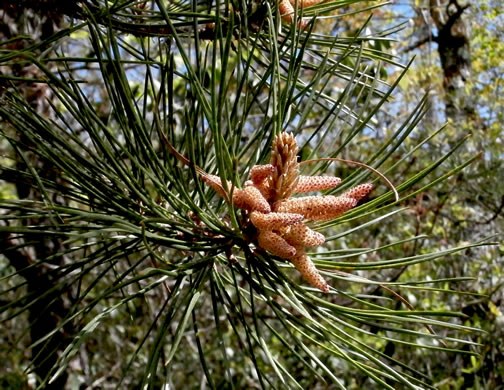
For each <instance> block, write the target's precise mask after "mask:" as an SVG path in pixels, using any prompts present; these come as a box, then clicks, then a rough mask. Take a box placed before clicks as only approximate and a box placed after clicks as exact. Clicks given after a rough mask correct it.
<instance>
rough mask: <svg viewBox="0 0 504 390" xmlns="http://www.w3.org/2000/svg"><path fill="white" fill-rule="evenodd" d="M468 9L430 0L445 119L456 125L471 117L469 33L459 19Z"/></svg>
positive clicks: (449, 2) (466, 26)
mask: <svg viewBox="0 0 504 390" xmlns="http://www.w3.org/2000/svg"><path fill="white" fill-rule="evenodd" d="M467 8H468V6H461V5H460V4H459V2H458V1H457V0H449V1H443V0H430V10H431V12H430V13H431V17H432V19H433V21H434V23H435V25H436V27H437V29H438V33H437V36H436V37H435V39H434V40H435V41H436V42H437V44H438V52H439V57H440V59H441V67H442V68H443V73H444V78H443V87H444V90H445V104H446V110H445V112H446V117H447V118H449V119H452V120H453V121H454V122H456V123H460V122H461V121H463V120H464V119H466V118H467V117H468V116H469V117H471V116H473V115H474V113H475V109H474V101H473V99H472V98H471V96H470V95H468V94H467V92H466V82H467V81H468V80H469V78H470V77H471V45H470V31H469V27H468V25H467V23H466V22H465V21H464V19H463V13H464V11H465V10H466V9H467Z"/></svg>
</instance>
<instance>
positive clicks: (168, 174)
mask: <svg viewBox="0 0 504 390" xmlns="http://www.w3.org/2000/svg"><path fill="white" fill-rule="evenodd" d="M358 3H360V2H359V1H356V0H341V1H328V2H325V3H321V4H318V5H316V6H314V7H307V8H304V9H303V12H302V14H303V15H302V16H303V18H309V20H310V22H309V23H308V24H306V26H304V25H303V26H302V27H306V28H304V29H300V28H299V26H298V23H297V21H296V20H300V19H299V16H298V15H297V12H296V13H295V15H296V16H295V17H293V18H289V19H285V17H284V21H287V22H284V23H282V12H280V11H279V9H278V6H279V5H278V4H277V3H276V2H274V1H262V2H259V3H257V2H254V1H241V2H238V1H231V0H222V1H216V2H206V1H205V2H198V1H191V2H189V1H165V0H153V1H131V0H116V1H107V0H93V1H83V2H80V3H78V4H77V5H76V6H75V7H72V15H71V16H72V18H71V19H70V18H69V19H68V25H67V27H66V28H64V29H62V30H61V31H59V32H56V33H55V34H53V35H51V36H50V37H49V38H47V39H44V40H43V41H42V42H32V41H30V40H29V39H28V38H27V37H26V36H20V37H16V38H13V39H12V40H11V41H9V42H4V43H2V44H1V46H0V68H1V69H15V68H16V67H18V68H19V67H26V66H30V67H31V68H32V69H36V71H34V72H32V73H30V74H31V75H35V77H18V76H13V75H6V76H5V77H4V76H2V77H3V78H2V80H6V81H5V83H4V85H3V89H2V92H1V93H2V95H1V97H0V118H1V120H2V122H1V124H0V131H1V136H2V147H3V148H4V151H5V153H4V155H5V156H6V157H5V158H3V159H2V161H1V163H2V168H1V169H2V170H1V176H0V179H2V180H4V183H7V184H6V185H7V187H6V188H7V190H5V191H7V192H8V196H3V197H2V198H1V199H0V209H1V214H0V217H1V221H0V238H1V240H2V241H1V243H2V244H1V245H2V248H3V249H2V257H1V258H0V261H1V262H2V263H1V264H2V266H3V268H2V271H1V272H2V274H1V275H0V276H1V278H2V280H3V281H4V283H5V286H6V287H3V288H2V292H1V296H2V299H1V303H0V305H1V306H0V313H1V315H2V318H1V320H2V321H3V324H2V327H3V328H6V329H11V330H12V334H13V335H15V337H11V339H14V338H15V341H13V342H12V346H11V348H12V350H14V351H17V352H19V351H21V352H22V353H19V354H17V355H16V356H18V357H17V358H18V359H20V361H19V366H20V367H23V368H26V370H25V374H28V373H30V375H33V376H34V377H35V379H36V382H37V386H38V387H39V388H50V386H52V385H54V384H55V383H57V381H58V378H65V380H66V378H67V377H68V378H69V379H68V380H69V381H70V379H71V380H73V381H74V383H75V381H76V382H77V383H79V382H80V383H81V384H82V385H84V386H92V384H93V383H102V382H107V384H110V385H111V387H114V386H115V387H116V388H142V389H146V388H153V389H154V388H168V387H170V386H174V388H187V389H199V388H215V389H217V388H233V386H236V388H264V389H273V388H288V389H295V388H298V389H303V388H305V389H308V388H320V386H323V387H325V386H335V388H340V389H350V388H355V386H357V385H356V383H354V381H355V380H357V379H356V378H360V379H358V380H360V381H361V383H363V382H362V381H365V382H366V384H365V385H364V387H366V388H372V387H381V388H386V389H394V388H403V389H419V388H426V389H428V388H432V384H431V383H430V381H429V378H428V376H427V374H426V373H422V372H419V371H417V370H416V369H415V367H409V366H408V362H401V361H398V360H396V359H395V358H394V357H393V356H391V355H390V354H388V353H387V352H386V351H384V347H383V346H384V344H386V343H392V344H394V345H395V346H397V348H409V349H411V350H413V349H417V350H422V351H427V352H429V351H435V352H439V351H444V352H447V353H450V354H457V353H462V354H469V355H476V354H477V352H478V346H477V345H476V344H475V343H473V342H472V341H471V340H470V338H468V337H467V336H466V335H467V333H468V332H472V331H477V330H476V329H472V328H469V327H467V326H464V324H463V323H462V321H461V320H460V317H461V314H460V313H457V312H453V311H450V310H431V309H430V308H428V307H422V306H421V305H419V307H414V306H413V305H412V304H411V303H410V302H408V301H407V300H406V299H405V298H404V297H403V295H404V292H407V291H409V290H410V289H415V291H426V292H428V291H429V289H432V285H434V287H436V288H438V287H439V289H441V290H443V291H444V292H446V293H456V291H452V290H449V289H447V288H444V287H443V286H444V285H441V286H438V285H437V284H438V283H446V282H450V281H457V280H459V279H458V278H457V277H454V278H452V279H450V280H443V281H436V280H431V281H428V282H425V281H422V280H402V279H401V280H399V281H397V282H396V281H394V282H388V281H387V279H386V275H385V274H383V271H384V270H388V269H394V268H397V269H402V268H407V267H409V266H412V265H415V264H421V263H423V262H429V261H435V260H436V259H439V258H448V257H450V256H452V257H454V256H456V254H457V253H458V252H460V251H462V250H465V249H467V248H472V247H475V246H478V245H484V243H477V244H467V245H465V246H463V247H458V248H446V249H444V250H443V251H440V252H428V251H426V252H423V253H420V254H414V255H404V256H399V257H398V256H395V257H394V256H389V252H388V248H390V247H396V246H401V245H405V244H407V243H411V242H414V241H415V240H418V239H420V238H421V237H417V236H414V235H411V236H407V237H401V236H395V235H384V238H383V240H384V242H385V243H384V244H383V245H378V246H376V247H368V246H365V245H362V246H360V245H353V246H352V247H349V246H348V244H349V243H355V242H356V241H358V240H354V241H352V240H351V238H352V237H355V236H356V235H357V236H358V235H359V234H360V232H362V231H363V230H365V229H368V228H369V227H371V226H374V227H375V228H376V227H377V226H379V224H380V221H382V220H384V219H386V218H398V216H399V215H400V214H401V213H403V212H404V208H403V207H402V206H401V205H402V204H403V202H405V201H406V200H407V199H408V198H410V197H413V196H416V194H417V193H420V192H424V191H428V190H429V188H431V187H432V186H433V185H435V184H436V183H438V182H439V181H442V180H443V179H445V178H447V177H449V176H451V175H453V174H456V173H457V172H459V171H460V170H461V169H463V168H464V167H465V166H466V165H467V164H469V163H470V162H471V160H469V161H466V162H465V163H463V164H461V165H460V166H457V167H456V168H454V169H451V170H450V171H445V170H444V169H443V162H444V161H445V160H446V159H448V158H450V156H451V155H452V154H453V153H454V152H455V151H456V149H457V147H458V146H459V145H460V143H461V142H463V141H460V142H459V143H456V144H454V145H453V147H452V148H451V149H450V150H448V151H447V153H446V154H445V155H443V156H442V158H440V159H439V160H437V161H435V162H433V163H432V164H430V165H428V166H425V167H424V168H423V169H422V170H421V171H419V172H417V173H416V174H414V175H412V176H411V177H401V176H400V172H401V166H402V164H407V163H408V161H410V159H412V158H414V156H415V154H416V153H422V148H421V146H422V144H423V143H424V142H428V140H427V139H426V140H418V144H417V145H415V147H414V148H413V149H411V150H409V151H408V152H407V153H405V152H404V150H401V148H400V146H401V145H402V143H403V141H404V139H406V138H407V137H408V135H409V134H410V133H411V132H413V131H414V129H415V126H416V124H417V123H418V121H419V120H421V117H422V115H423V114H424V113H425V104H426V99H423V100H422V101H420V102H419V103H418V106H417V107H416V108H415V109H414V111H413V112H412V114H411V116H410V117H408V118H405V122H404V124H403V126H401V127H400V128H398V129H397V130H395V131H394V132H393V133H392V135H391V136H390V137H389V138H388V139H387V140H386V141H385V142H384V144H383V145H382V147H381V148H379V149H378V150H377V151H376V153H375V154H374V155H373V156H372V157H371V158H370V159H368V160H367V161H364V162H365V163H366V164H367V165H368V166H371V167H372V168H373V169H375V170H376V169H380V171H381V172H383V173H384V174H386V175H387V177H391V178H393V179H394V181H395V183H394V184H395V185H396V188H397V192H398V193H399V195H400V197H401V198H400V199H399V200H395V199H394V198H395V196H394V192H393V191H392V190H387V188H386V187H385V186H383V185H381V182H380V179H374V180H371V177H370V175H371V172H370V171H368V170H365V169H363V168H362V167H361V166H359V165H355V166H352V167H351V168H352V169H349V170H347V169H346V168H342V167H341V166H343V164H332V165H328V164H327V162H328V160H324V159H325V158H329V159H331V158H338V157H340V156H341V155H342V154H343V153H344V152H345V150H347V149H348V148H358V147H359V143H358V142H356V139H357V138H356V137H359V136H360V135H362V134H364V133H366V134H367V133H368V132H369V131H370V128H372V127H373V124H374V122H373V117H374V115H375V114H376V112H378V111H379V110H381V109H383V105H384V104H386V103H387V101H388V100H389V97H390V96H391V94H392V92H393V88H394V87H395V85H397V83H398V82H399V81H400V78H399V79H396V80H392V82H391V83H390V85H389V84H388V81H387V80H382V79H380V77H381V76H380V74H381V73H380V72H379V71H376V72H374V73H373V74H374V76H372V75H370V73H369V72H368V70H369V69H376V70H378V69H379V68H380V66H381V65H380V64H381V63H382V62H389V63H391V64H394V65H396V66H399V67H401V68H403V69H404V72H406V68H407V67H406V66H402V65H399V64H396V63H395V62H394V60H393V57H392V56H391V55H390V54H389V53H386V52H383V51H381V50H377V49H375V48H372V47H371V46H370V42H371V41H373V42H379V41H385V40H387V39H389V38H388V37H387V32H383V33H377V34H375V35H373V36H369V35H363V33H362V32H363V31H364V30H365V27H366V26H361V28H359V30H358V31H357V32H356V33H355V34H353V35H351V36H350V35H348V36H341V35H340V34H325V33H320V34H317V33H315V32H314V31H316V28H317V24H320V25H321V27H323V23H328V20H329V21H330V19H325V20H324V21H322V20H317V17H316V16H318V15H322V14H329V13H331V12H336V13H338V12H343V11H342V10H341V9H342V7H345V6H348V5H350V4H358ZM362 3H363V4H362V6H363V7H367V5H366V4H367V2H362ZM294 4H296V3H294ZM368 11H369V9H368ZM304 20H307V19H303V21H304ZM368 22H369V21H368ZM17 40H27V41H26V45H25V46H24V47H23V48H22V49H19V46H18V45H15V44H13V42H14V43H15V42H16V41H17ZM403 74H404V73H402V75H403ZM402 75H401V76H400V77H402ZM33 83H35V84H37V85H39V86H43V87H44V90H45V92H46V94H45V95H44V97H43V98H44V99H46V100H45V101H46V104H47V107H49V108H48V109H47V111H46V112H39V111H37V109H36V107H34V105H33V104H30V102H29V101H27V99H26V97H25V95H24V94H23V88H24V87H25V86H26V85H32V84H33ZM301 156H303V158H302V159H301ZM309 159H312V160H309ZM317 159H319V160H318V161H316V162H314V163H313V164H310V165H308V164H304V162H307V161H314V160H317ZM301 160H303V161H301ZM40 162H44V164H41V163H40ZM41 166H43V167H44V169H41V168H40V167H41ZM336 176H339V177H341V179H340V178H337V177H336ZM9 183H16V184H18V185H19V184H21V183H22V184H23V186H24V187H23V188H28V191H29V192H30V193H31V194H32V196H31V197H29V198H28V197H25V196H21V194H20V193H19V192H16V191H15V187H14V186H11V187H9V186H8V185H9ZM373 188H374V191H373V192H371V190H372V189H373ZM9 191H10V192H9ZM312 191H325V192H324V194H323V195H308V196H299V195H297V194H298V193H307V192H312ZM215 193H217V196H215ZM359 202H360V203H359ZM319 230H320V231H322V230H323V231H324V235H325V237H324V236H323V235H322V233H320V232H319ZM44 240H46V241H49V240H50V242H51V243H54V244H52V246H47V247H50V248H52V249H51V250H48V251H46V252H37V253H34V251H33V248H34V245H35V243H37V242H42V241H44ZM322 244H323V245H322ZM310 251H311V252H310ZM294 268H295V269H297V271H299V272H297V271H296V270H295V269H294ZM346 270H351V271H352V273H347V272H345V271H346ZM33 274H36V275H43V280H44V283H43V284H40V283H39V284H37V285H36V286H35V285H30V282H29V281H30V280H33V278H32V279H30V278H27V275H33ZM299 274H301V275H302V278H301V277H300V275H299ZM39 280H42V279H39ZM329 286H331V287H329ZM314 287H315V288H314ZM377 291H380V292H383V293H378V292H377ZM51 302H58V304H61V305H63V306H64V310H61V311H59V313H61V314H60V315H59V316H55V318H56V319H57V320H56V322H55V324H54V325H53V326H51V328H50V329H46V328H42V327H40V328H38V329H40V330H41V331H40V332H38V335H37V336H33V335H34V334H37V333H34V332H31V335H32V337H33V339H27V334H28V330H29V329H37V327H39V325H40V324H38V323H37V320H36V318H33V316H30V313H34V312H35V311H34V310H46V309H47V310H55V309H54V305H52V306H51V305H50V304H51ZM37 305H40V306H41V307H37ZM27 318H29V319H30V320H29V321H26V319H27ZM20 319H21V320H20ZM20 326H21V327H22V329H19V327H20ZM56 336H58V337H56ZM34 351H36V352H34ZM25 352H26V353H25ZM49 357H52V358H53V360H51V359H50V358H49ZM48 361H49V362H51V364H49V367H48V364H46V363H44V362H48ZM52 362H54V363H52ZM79 367H80V368H79ZM349 373H351V374H350V375H349ZM368 384H369V386H368ZM317 386H319V387H317ZM170 388H171V387H170Z"/></svg>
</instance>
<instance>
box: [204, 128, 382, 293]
mask: <svg viewBox="0 0 504 390" xmlns="http://www.w3.org/2000/svg"><path fill="white" fill-rule="evenodd" d="M297 152H298V148H297V143H296V140H295V139H294V137H293V136H291V135H290V134H287V133H282V134H280V135H279V136H277V137H276V138H275V140H274V141H273V147H272V152H271V159H270V163H269V164H266V165H256V166H254V167H253V168H252V169H251V171H250V180H248V181H247V182H246V183H245V187H244V188H243V189H235V190H234V191H233V196H232V202H233V205H234V206H235V207H237V208H240V209H243V210H247V211H248V213H249V218H250V221H251V222H252V224H253V225H254V226H255V227H256V228H257V231H258V238H257V242H258V245H259V247H261V248H263V249H265V250H267V251H269V252H270V253H272V254H274V255H276V256H279V257H281V258H283V259H289V260H290V261H291V262H292V263H293V264H294V266H295V267H296V269H297V270H298V271H299V272H300V273H301V275H302V276H303V278H304V279H305V280H306V281H307V282H308V283H310V284H311V285H312V286H313V287H316V288H318V289H320V290H321V291H323V292H325V293H327V292H329V285H328V284H327V283H326V281H325V280H324V278H322V276H321V275H320V273H319V272H318V270H317V269H316V268H315V265H314V264H313V262H312V261H311V259H310V258H309V257H308V256H307V255H306V252H305V248H307V247H313V246H318V245H322V244H323V243H324V241H325V237H324V236H323V235H322V234H320V233H318V232H315V231H313V230H312V229H310V228H309V227H308V226H306V225H305V223H304V221H326V220H330V219H333V218H336V217H338V216H340V215H342V214H343V213H344V212H345V211H347V210H349V209H351V208H353V207H355V205H356V204H357V203H358V202H359V200H361V199H363V198H365V197H366V196H367V195H368V194H369V193H370V192H371V190H372V189H373V186H372V185H371V184H361V185H358V186H356V187H354V188H352V189H350V190H349V191H347V192H345V193H344V194H342V195H340V196H332V195H319V196H306V197H296V198H292V197H291V195H293V194H296V193H306V192H313V191H321V190H327V189H330V188H334V187H336V186H338V185H339V184H340V183H341V179H339V178H338V177H331V176H300V175H299V163H298V162H297ZM202 179H203V180H204V181H205V182H206V183H207V184H209V185H210V186H211V187H212V188H213V189H214V190H215V191H216V192H217V193H218V194H219V195H220V196H222V197H226V194H225V192H224V190H223V188H222V185H221V184H222V183H221V180H220V178H219V177H218V176H214V175H205V176H202ZM229 187H231V185H230V184H229Z"/></svg>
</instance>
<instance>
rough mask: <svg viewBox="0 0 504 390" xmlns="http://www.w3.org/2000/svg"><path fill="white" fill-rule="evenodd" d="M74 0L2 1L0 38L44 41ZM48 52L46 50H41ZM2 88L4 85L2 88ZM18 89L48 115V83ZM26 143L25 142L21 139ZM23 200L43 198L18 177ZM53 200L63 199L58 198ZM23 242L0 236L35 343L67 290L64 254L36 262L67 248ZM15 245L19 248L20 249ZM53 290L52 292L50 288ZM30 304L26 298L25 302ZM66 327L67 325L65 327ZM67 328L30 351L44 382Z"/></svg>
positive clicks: (43, 170)
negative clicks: (20, 283) (62, 275)
mask: <svg viewBox="0 0 504 390" xmlns="http://www.w3.org/2000/svg"><path fill="white" fill-rule="evenodd" d="M75 3H76V2H75V1H61V0H45V1H44V0H42V1H27V0H19V1H10V0H9V1H6V0H0V41H6V40H9V39H12V38H15V37H17V36H19V35H29V36H30V38H31V40H29V39H18V40H13V41H11V42H10V43H8V44H7V45H6V46H4V47H7V48H8V49H14V50H20V49H23V48H24V47H25V45H27V44H31V43H33V42H34V41H35V42H37V41H42V40H44V39H45V38H47V37H49V36H51V35H52V34H54V33H55V32H57V31H58V30H59V29H60V28H61V27H62V26H63V24H64V14H65V13H68V12H70V11H71V9H72V7H74V6H75ZM40 50H44V48H43V47H42V48H40ZM0 72H1V73H5V74H9V75H12V76H17V77H29V78H40V71H39V70H38V69H37V68H36V67H35V66H32V65H27V66H25V65H15V66H10V67H3V68H0ZM2 87H3V88H2ZM8 87H9V85H8V84H7V83H6V84H4V85H0V95H1V93H2V91H3V90H4V89H6V88H8ZM16 88H17V89H18V90H19V91H21V92H22V94H23V95H24V97H25V99H26V101H27V102H28V103H29V104H30V105H31V106H32V107H33V108H35V109H36V110H37V112H39V113H40V114H42V115H49V107H50V106H49V104H48V99H50V89H49V87H48V86H47V85H46V84H37V83H24V82H19V83H16ZM22 141H23V142H27V141H26V140H22ZM27 158H28V159H29V161H30V164H32V166H33V167H34V168H35V169H36V170H37V173H38V174H39V176H40V177H41V178H49V179H50V180H58V177H57V176H58V175H59V173H58V170H56V169H54V166H53V165H52V164H51V163H49V162H48V161H46V160H43V159H40V158H38V157H36V156H34V155H30V154H27ZM17 169H18V170H21V171H22V170H25V171H26V170H27V167H26V164H25V163H24V162H23V161H22V160H21V159H19V161H18V162H17ZM15 184H16V189H17V193H18V198H19V199H26V200H41V194H40V193H39V192H38V190H37V188H36V187H35V186H34V185H33V184H32V183H29V182H26V181H16V182H15ZM53 201H55V203H57V202H58V201H59V199H58V198H57V197H56V198H55V199H53ZM24 223H25V224H29V225H36V224H38V223H49V221H41V220H26V221H25V222H24ZM24 240H25V242H33V244H32V245H30V246H24V247H21V248H20V247H19V246H20V244H22V243H23V240H22V239H17V238H16V239H14V238H13V237H12V235H10V234H2V235H1V236H0V246H1V247H2V248H3V249H2V253H3V254H4V256H5V257H6V258H7V259H8V260H9V262H10V264H11V265H12V266H13V267H14V268H15V269H16V271H17V272H18V273H19V274H20V275H21V276H22V277H24V278H25V280H26V282H27V284H26V286H27V287H26V290H27V297H33V298H27V299H28V300H30V299H31V300H35V299H36V300H37V301H36V304H34V305H32V306H31V307H30V309H29V315H28V318H29V324H27V326H29V327H30V336H31V341H32V343H33V342H36V341H37V340H39V339H41V338H42V337H44V336H46V335H47V334H48V333H49V332H51V331H52V330H53V329H55V328H56V327H57V325H58V323H59V322H60V321H61V319H62V318H64V317H65V316H66V315H67V314H68V310H69V309H68V307H67V304H66V302H65V294H66V292H65V291H64V290H63V288H57V286H58V283H59V281H58V276H57V274H55V272H54V271H53V270H52V269H53V268H54V266H58V265H61V264H63V263H64V261H65V259H64V257H63V256H55V257H53V258H52V260H51V261H50V262H48V261H46V262H43V263H41V264H40V265H35V264H36V263H37V262H39V261H41V260H44V259H46V258H47V257H48V256H51V255H54V254H56V253H58V252H60V251H61V250H62V249H63V246H62V243H61V241H60V240H59V239H57V238H41V236H40V235H38V236H28V235H25V236H24ZM16 245H17V247H16ZM50 289H53V290H52V292H49V293H48V291H49V290H50ZM26 303H28V301H27V302H26ZM67 330H68V329H67ZM64 338H65V335H64V333H63V331H60V332H57V333H55V334H54V335H53V336H52V337H50V338H48V339H47V340H46V341H45V342H43V343H40V344H38V345H36V346H34V347H33V348H32V350H31V364H32V367H33V369H34V373H35V374H36V375H37V377H38V378H39V379H41V380H43V379H44V378H46V377H48V375H49V374H50V372H51V369H52V368H53V367H54V366H55V364H56V362H57V359H58V354H59V352H61V351H62V349H63V348H64V347H65V345H64ZM67 377H68V375H67V373H66V372H64V373H63V374H62V375H60V376H59V377H58V378H57V379H56V380H55V381H54V382H53V383H51V384H50V385H46V386H45V387H44V388H45V389H49V390H60V389H64V388H65V384H66V381H67Z"/></svg>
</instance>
